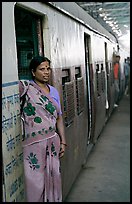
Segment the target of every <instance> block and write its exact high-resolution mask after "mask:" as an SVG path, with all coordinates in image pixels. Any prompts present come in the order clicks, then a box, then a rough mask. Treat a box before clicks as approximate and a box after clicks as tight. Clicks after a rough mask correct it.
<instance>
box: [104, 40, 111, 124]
mask: <svg viewBox="0 0 132 204" xmlns="http://www.w3.org/2000/svg"><path fill="white" fill-rule="evenodd" d="M104 48H105V49H104V50H105V73H106V74H105V93H106V120H107V119H108V112H109V106H110V101H109V97H110V96H109V95H110V93H109V63H108V46H107V43H106V42H104Z"/></svg>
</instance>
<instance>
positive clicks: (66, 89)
mask: <svg viewBox="0 0 132 204" xmlns="http://www.w3.org/2000/svg"><path fill="white" fill-rule="evenodd" d="M62 90H63V105H64V119H65V125H66V126H69V125H70V124H71V123H72V121H73V118H74V116H75V106H74V82H73V81H70V72H69V70H62Z"/></svg>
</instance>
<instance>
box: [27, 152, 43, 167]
mask: <svg viewBox="0 0 132 204" xmlns="http://www.w3.org/2000/svg"><path fill="white" fill-rule="evenodd" d="M27 160H29V164H30V168H31V169H33V170H35V169H39V168H40V165H39V164H38V159H37V158H36V154H33V152H31V153H30V155H29V156H28V158H27Z"/></svg>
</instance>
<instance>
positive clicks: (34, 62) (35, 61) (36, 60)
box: [29, 56, 51, 73]
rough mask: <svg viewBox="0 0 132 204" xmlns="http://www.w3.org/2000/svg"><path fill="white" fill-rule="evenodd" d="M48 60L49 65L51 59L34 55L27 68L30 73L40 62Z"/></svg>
mask: <svg viewBox="0 0 132 204" xmlns="http://www.w3.org/2000/svg"><path fill="white" fill-rule="evenodd" d="M45 61H47V62H49V65H50V63H51V61H50V60H49V59H48V58H47V57H42V56H36V57H34V58H33V59H32V60H31V62H30V65H29V70H30V72H31V73H32V71H33V72H35V71H36V68H37V67H38V66H39V65H40V64H41V63H42V62H45Z"/></svg>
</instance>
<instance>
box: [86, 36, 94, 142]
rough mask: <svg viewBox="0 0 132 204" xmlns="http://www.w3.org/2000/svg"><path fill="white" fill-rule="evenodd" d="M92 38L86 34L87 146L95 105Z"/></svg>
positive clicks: (91, 131)
mask: <svg viewBox="0 0 132 204" xmlns="http://www.w3.org/2000/svg"><path fill="white" fill-rule="evenodd" d="M90 42H91V39H90V36H89V35H88V34H86V33H85V34H84V46H85V69H86V93H87V114H88V135H87V144H89V143H91V141H92V137H93V104H92V80H91V79H92V76H93V75H92V64H90V59H91V51H90V50H91V49H90Z"/></svg>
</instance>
